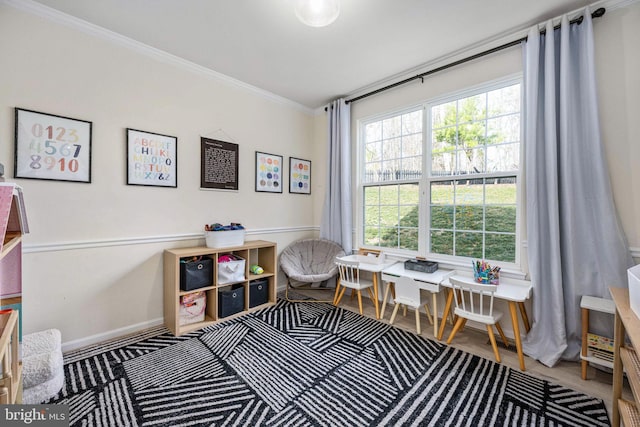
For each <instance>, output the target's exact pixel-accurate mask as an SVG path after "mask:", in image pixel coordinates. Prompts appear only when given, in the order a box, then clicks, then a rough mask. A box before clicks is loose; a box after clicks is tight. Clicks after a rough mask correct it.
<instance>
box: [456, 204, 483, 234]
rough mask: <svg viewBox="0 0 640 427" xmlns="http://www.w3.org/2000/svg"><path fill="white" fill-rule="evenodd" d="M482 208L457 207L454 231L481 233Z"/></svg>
mask: <svg viewBox="0 0 640 427" xmlns="http://www.w3.org/2000/svg"><path fill="white" fill-rule="evenodd" d="M482 214H483V208H482V206H457V207H456V230H474V231H482V229H483V226H484V221H483V216H482Z"/></svg>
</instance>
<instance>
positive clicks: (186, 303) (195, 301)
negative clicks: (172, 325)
mask: <svg viewBox="0 0 640 427" xmlns="http://www.w3.org/2000/svg"><path fill="white" fill-rule="evenodd" d="M206 308H207V296H206V295H205V293H204V292H194V293H192V294H188V295H183V296H182V297H180V311H179V318H180V324H181V325H189V324H191V323H196V322H203V321H204V311H205V309H206Z"/></svg>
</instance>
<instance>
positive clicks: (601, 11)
mask: <svg viewBox="0 0 640 427" xmlns="http://www.w3.org/2000/svg"><path fill="white" fill-rule="evenodd" d="M605 12H606V9H605V8H603V7H601V8H598V9H596V10H595V11H594V12H593V13H592V14H591V17H592V18H600V17H601V16H603V15H604V13H605ZM583 19H584V16H580V17H578V18H575V19H572V20H571V21H569V23H570V24H581V23H582V20H583ZM558 28H560V25H557V26H555V27H553V29H554V30H556V29H558ZM545 32H546V30H544V29H543V30H541V31H540V34H544V33H545ZM526 40H527V36H524V37H521V38H519V39H517V40H514V41H511V42H509V43H505V44H503V45H500V46H497V47H494V48H492V49H489V50H485V51H483V52H479V53H476V54H475V55H471V56H469V57H467V58H462V59H459V60H457V61H454V62H451V63H450V64H446V65H443V66H441V67H438V68H434V69H433V70H429V71H425V72H424V73H420V74H418V75H415V76H413V77H409V78H406V79H404V80H400V81H399V82H396V83H392V84H390V85H388V86H384V87H381V88H379V89H376V90H373V91H371V92H368V93H365V94H364V95H360V96H356V97H355V98H351V99H347V100H346V101H345V103H346V104H349V103H350V102H356V101H359V100H361V99H364V98H367V97H369V96H372V95H376V94H378V93H380V92H384V91H385V90H389V89H393V88H395V87H398V86H400V85H403V84H405V83H409V82H411V81H413V80H417V79H420V80H423V81H424V78H425V77H427V76H429V75H431V74H435V73H438V72H440V71H443V70H446V69H448V68H452V67H455V66H457V65H460V64H464V63H465V62H469V61H473V60H474V59H478V58H481V57H483V56H487V55H491V54H492V53H495V52H498V51H501V50H504V49H507V48H510V47H512V46H516V45H519V44H520V43H522V42H523V41H526ZM324 110H325V111H327V108H326V107H325V109H324Z"/></svg>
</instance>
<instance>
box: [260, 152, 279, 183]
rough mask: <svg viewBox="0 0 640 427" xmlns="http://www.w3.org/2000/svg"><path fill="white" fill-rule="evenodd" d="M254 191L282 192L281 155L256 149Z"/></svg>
mask: <svg viewBox="0 0 640 427" xmlns="http://www.w3.org/2000/svg"><path fill="white" fill-rule="evenodd" d="M256 191H264V192H267V193H282V156H278V155H276V154H269V153H261V152H259V151H256Z"/></svg>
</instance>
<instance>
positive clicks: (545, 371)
mask: <svg viewBox="0 0 640 427" xmlns="http://www.w3.org/2000/svg"><path fill="white" fill-rule="evenodd" d="M299 292H301V293H304V294H305V295H308V296H309V297H311V298H315V299H331V298H332V295H330V294H329V292H330V291H326V292H325V291H299ZM362 303H363V311H364V315H365V316H368V317H371V318H375V309H374V307H373V304H372V303H371V300H370V299H369V298H368V297H366V298H365V297H363V301H362ZM340 307H342V308H345V309H349V310H352V311H355V312H358V300H357V298H349V296H348V295H346V294H345V296H344V297H343V299H342V301H341V302H340ZM392 310H393V305H387V308H386V310H385V313H384V319H381V320H380V321H381V322H385V323H389V319H390V318H391V312H392ZM420 321H421V329H422V333H421V334H420V335H421V336H423V337H425V338H429V339H435V338H434V336H433V326H432V325H431V324H430V323H429V321H428V319H427V316H426V314H425V313H424V309H423V310H422V311H421V317H420ZM438 321H439V322H440V319H439V320H438ZM393 325H394V326H396V327H399V328H402V329H406V330H408V331H411V332H413V333H415V332H416V323H415V315H414V313H413V310H409V311H408V312H407V315H406V316H404V315H403V314H402V310H399V311H398V315H397V316H396V319H395V321H394V323H393ZM449 332H451V325H450V324H447V327H446V329H445V333H444V337H443V340H442V342H443V343H444V341H446V338H447V337H448V336H449ZM496 336H497V340H498V344H499V345H500V344H501V341H500V339H499V336H498V335H497V334H496ZM451 345H452V346H454V347H456V348H459V349H461V350H464V351H466V352H469V353H472V354H476V355H478V356H482V357H484V358H486V359H489V360H495V357H494V354H493V349H492V347H491V344H490V343H489V337H488V335H487V331H486V330H478V329H473V328H471V327H469V326H467V327H465V328H464V329H463V330H462V331H460V332H458V334H457V335H456V336H455V338H454V340H453V342H452V343H451ZM500 358H501V359H502V364H504V365H506V366H509V367H510V368H513V369H520V368H519V363H518V355H517V353H516V351H515V346H511V349H506V348H504V347H500ZM525 365H526V372H527V373H528V374H530V375H533V376H535V377H538V378H542V379H545V380H548V381H550V382H553V383H555V384H560V385H562V386H564V387H568V388H571V389H574V390H577V391H580V392H582V393H585V394H587V395H590V396H594V397H597V398H600V399H603V400H604V402H605V405H606V406H607V409H608V411H609V419H611V408H612V400H611V399H612V395H613V389H612V379H613V377H612V374H611V373H610V372H605V371H604V370H601V369H603V368H599V369H596V368H595V367H593V366H589V369H588V375H587V380H583V379H582V377H581V365H580V362H569V361H560V362H559V363H558V364H556V366H554V367H553V368H549V367H547V366H545V365H543V364H542V363H540V362H538V361H536V360H533V359H531V358H530V357H527V356H526V355H525ZM625 396H626V398H628V399H631V398H632V394H631V389H630V387H629V385H628V383H627V382H626V380H625V385H624V390H623V397H625Z"/></svg>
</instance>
